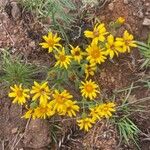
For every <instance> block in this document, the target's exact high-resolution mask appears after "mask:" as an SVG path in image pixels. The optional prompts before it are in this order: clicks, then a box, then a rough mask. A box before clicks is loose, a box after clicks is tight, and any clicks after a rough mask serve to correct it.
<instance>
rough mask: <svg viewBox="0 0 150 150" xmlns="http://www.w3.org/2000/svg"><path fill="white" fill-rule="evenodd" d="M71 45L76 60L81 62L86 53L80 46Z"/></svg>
mask: <svg viewBox="0 0 150 150" xmlns="http://www.w3.org/2000/svg"><path fill="white" fill-rule="evenodd" d="M70 47H71V54H72V56H73V58H74V60H75V61H77V62H78V63H80V61H81V60H82V59H83V56H84V55H85V53H84V52H82V51H81V49H80V47H79V46H76V47H73V46H72V45H70Z"/></svg>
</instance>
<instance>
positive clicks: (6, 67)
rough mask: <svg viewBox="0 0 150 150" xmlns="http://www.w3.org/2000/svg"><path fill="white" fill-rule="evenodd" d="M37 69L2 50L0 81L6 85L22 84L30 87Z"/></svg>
mask: <svg viewBox="0 0 150 150" xmlns="http://www.w3.org/2000/svg"><path fill="white" fill-rule="evenodd" d="M38 72H39V71H38V69H37V68H36V67H35V66H33V65H30V64H27V63H23V62H21V59H19V58H15V59H14V58H13V57H12V56H11V55H10V54H9V52H7V51H6V50H2V56H1V70H0V73H1V76H0V81H1V82H3V81H4V82H5V83H7V85H12V84H18V83H22V84H25V85H30V84H31V82H33V80H34V79H33V78H34V76H35V75H36V74H37V73H38Z"/></svg>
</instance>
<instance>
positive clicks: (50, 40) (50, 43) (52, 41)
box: [47, 39, 55, 47]
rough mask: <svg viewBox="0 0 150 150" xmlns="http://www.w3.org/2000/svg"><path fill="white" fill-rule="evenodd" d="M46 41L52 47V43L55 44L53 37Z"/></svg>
mask: <svg viewBox="0 0 150 150" xmlns="http://www.w3.org/2000/svg"><path fill="white" fill-rule="evenodd" d="M47 43H48V45H49V46H50V47H53V46H54V44H55V41H54V40H53V39H49V40H48V41H47Z"/></svg>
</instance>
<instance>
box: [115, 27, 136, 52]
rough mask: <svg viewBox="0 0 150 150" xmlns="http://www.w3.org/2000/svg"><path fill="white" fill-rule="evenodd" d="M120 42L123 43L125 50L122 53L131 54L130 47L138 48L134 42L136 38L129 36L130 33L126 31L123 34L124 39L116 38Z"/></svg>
mask: <svg viewBox="0 0 150 150" xmlns="http://www.w3.org/2000/svg"><path fill="white" fill-rule="evenodd" d="M116 39H117V40H118V41H120V42H123V48H122V49H123V50H122V51H121V52H122V53H124V52H126V51H127V52H128V53H129V52H130V47H137V45H136V43H135V41H134V40H133V39H134V37H133V35H132V34H129V33H128V31H127V30H126V31H125V32H124V34H123V38H116Z"/></svg>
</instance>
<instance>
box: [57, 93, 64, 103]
mask: <svg viewBox="0 0 150 150" xmlns="http://www.w3.org/2000/svg"><path fill="white" fill-rule="evenodd" d="M64 100H65V97H64V96H62V95H58V96H57V98H56V101H57V102H58V103H60V104H62V103H64Z"/></svg>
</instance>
